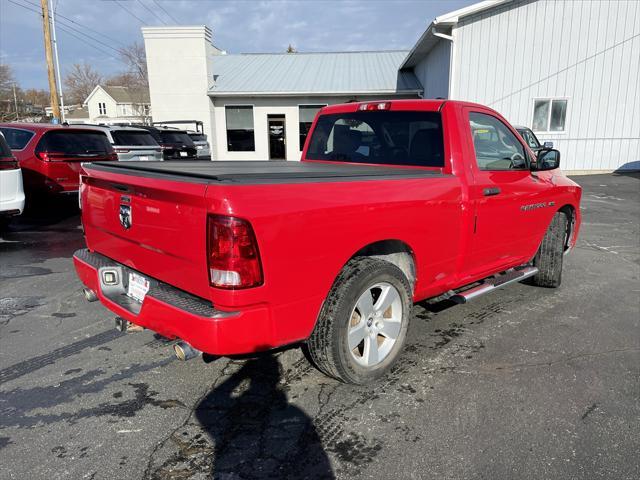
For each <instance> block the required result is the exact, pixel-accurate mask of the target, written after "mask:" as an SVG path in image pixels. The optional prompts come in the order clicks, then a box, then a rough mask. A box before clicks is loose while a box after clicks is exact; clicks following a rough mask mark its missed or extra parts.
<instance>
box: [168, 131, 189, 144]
mask: <svg viewBox="0 0 640 480" xmlns="http://www.w3.org/2000/svg"><path fill="white" fill-rule="evenodd" d="M160 138H162V141H163V142H164V143H181V144H183V145H187V146H193V141H192V140H191V138H189V135H187V134H186V133H185V132H167V131H161V132H160Z"/></svg>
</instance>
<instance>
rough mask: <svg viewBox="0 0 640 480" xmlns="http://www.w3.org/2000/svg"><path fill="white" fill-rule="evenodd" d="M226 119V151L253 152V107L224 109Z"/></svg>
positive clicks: (254, 146) (254, 143) (254, 144)
mask: <svg viewBox="0 0 640 480" xmlns="http://www.w3.org/2000/svg"><path fill="white" fill-rule="evenodd" d="M224 111H225V116H226V117H227V151H229V152H253V151H255V149H256V142H255V136H254V134H253V107H252V106H236V107H224Z"/></svg>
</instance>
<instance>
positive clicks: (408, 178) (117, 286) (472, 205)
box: [74, 100, 581, 383]
mask: <svg viewBox="0 0 640 480" xmlns="http://www.w3.org/2000/svg"><path fill="white" fill-rule="evenodd" d="M559 162H560V154H559V152H558V151H556V150H543V151H542V152H541V154H540V155H539V156H537V157H536V156H535V155H534V153H533V152H532V151H531V149H530V148H529V147H528V146H527V144H526V143H525V142H524V141H523V140H522V138H521V137H520V135H518V133H517V132H516V130H515V129H514V128H513V127H511V126H510V125H509V124H508V123H507V121H506V120H505V119H504V118H503V117H502V116H500V115H499V114H498V113H496V112H495V111H493V110H491V109H489V108H487V107H483V106H481V105H476V104H471V103H465V102H458V101H446V100H393V101H386V102H374V103H349V104H344V105H331V106H328V107H324V108H323V109H322V110H321V111H320V113H319V114H318V116H317V117H316V120H315V121H314V123H313V125H312V126H311V129H310V134H309V137H308V138H307V140H306V143H305V147H304V151H303V153H302V161H300V162H278V163H273V162H271V163H270V162H266V161H264V162H247V161H238V162H229V161H217V162H211V163H206V164H203V163H202V162H184V163H181V164H180V165H179V166H178V165H177V164H176V163H168V162H145V163H124V162H118V163H117V164H116V163H111V164H110V163H106V162H104V163H103V162H95V163H91V164H89V165H88V166H87V168H86V177H83V189H82V193H81V196H82V219H83V225H84V228H85V238H86V242H87V247H88V248H86V249H82V250H79V251H77V252H76V253H75V255H74V262H75V268H76V270H77V273H78V276H79V278H80V279H81V281H82V283H83V284H84V285H85V287H86V289H85V295H86V296H87V298H88V299H90V300H95V299H99V300H100V301H101V302H102V303H103V304H104V305H105V306H106V307H107V308H108V309H110V310H111V311H112V312H114V313H115V314H116V315H117V316H118V318H120V319H121V320H120V321H119V322H120V324H121V325H123V324H126V323H127V322H132V323H133V324H136V325H139V326H143V327H146V328H150V329H152V330H154V331H156V332H158V333H160V334H161V335H164V336H166V337H169V338H178V339H181V341H180V342H178V343H176V346H175V350H176V354H177V355H178V357H179V358H182V359H185V358H190V357H193V356H196V355H198V354H199V353H200V352H205V353H206V354H211V355H231V354H240V353H250V352H256V351H261V350H267V349H271V348H275V347H280V346H283V345H289V344H297V343H300V342H303V343H305V344H306V348H307V349H308V352H309V355H310V357H311V359H313V361H314V363H315V364H316V365H317V366H318V367H319V368H320V369H321V370H322V371H323V372H325V373H326V374H328V375H330V376H333V377H335V378H338V379H340V380H342V381H345V382H352V383H366V382H369V381H372V380H375V379H376V378H378V377H379V376H381V375H382V374H383V373H384V372H386V371H388V370H389V368H390V367H391V365H392V364H393V363H394V362H395V361H396V360H397V358H398V356H399V354H400V352H401V350H402V347H403V345H404V343H405V338H406V333H407V329H408V327H409V321H410V319H411V308H412V303H413V302H417V301H422V300H426V299H446V298H448V299H450V300H453V301H455V302H459V303H464V302H467V301H469V300H471V299H473V298H475V297H477V296H479V295H482V294H485V293H488V292H491V291H493V290H495V289H496V288H499V287H503V286H505V285H507V284H509V283H512V282H517V281H521V280H524V279H529V281H530V282H531V283H533V284H535V285H538V286H543V287H557V286H558V285H560V281H561V275H562V259H563V254H564V253H565V252H567V251H569V249H570V248H571V247H573V246H574V245H575V242H576V238H577V235H578V231H579V227H580V198H581V188H580V187H579V186H578V185H577V184H576V183H574V182H573V181H572V180H570V179H568V178H567V177H565V176H564V175H563V174H562V172H561V171H560V170H558V167H559ZM122 319H124V321H123V320H122Z"/></svg>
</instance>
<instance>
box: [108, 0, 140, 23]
mask: <svg viewBox="0 0 640 480" xmlns="http://www.w3.org/2000/svg"><path fill="white" fill-rule="evenodd" d="M113 1H114V2H115V4H116V5H118V6H119V7H120V8H121V9H123V10H124V11H125V12H127V13H128V14H129V15H131V16H132V17H134V18H137V19H138V21H139V22H140V23H142V24H143V25H146V23H147V22H145V21H144V20H142V19H141V18H140V17H139V16H137V15H136V14H135V13H133V12H132V11H131V10H129V9H128V8H127V7H125V6H124V5H122V4H121V3H120V2H119V1H118V0H113Z"/></svg>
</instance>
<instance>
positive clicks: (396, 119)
mask: <svg viewBox="0 0 640 480" xmlns="http://www.w3.org/2000/svg"><path fill="white" fill-rule="evenodd" d="M306 159H307V160H326V161H334V162H335V161H337V162H349V163H370V164H379V165H406V166H421V167H444V142H443V133H442V118H441V116H440V112H429V111H357V112H350V113H334V114H325V115H321V116H320V117H319V118H318V121H317V123H316V126H315V128H314V130H313V134H312V136H311V139H310V140H309V148H308V149H307V154H306Z"/></svg>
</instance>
